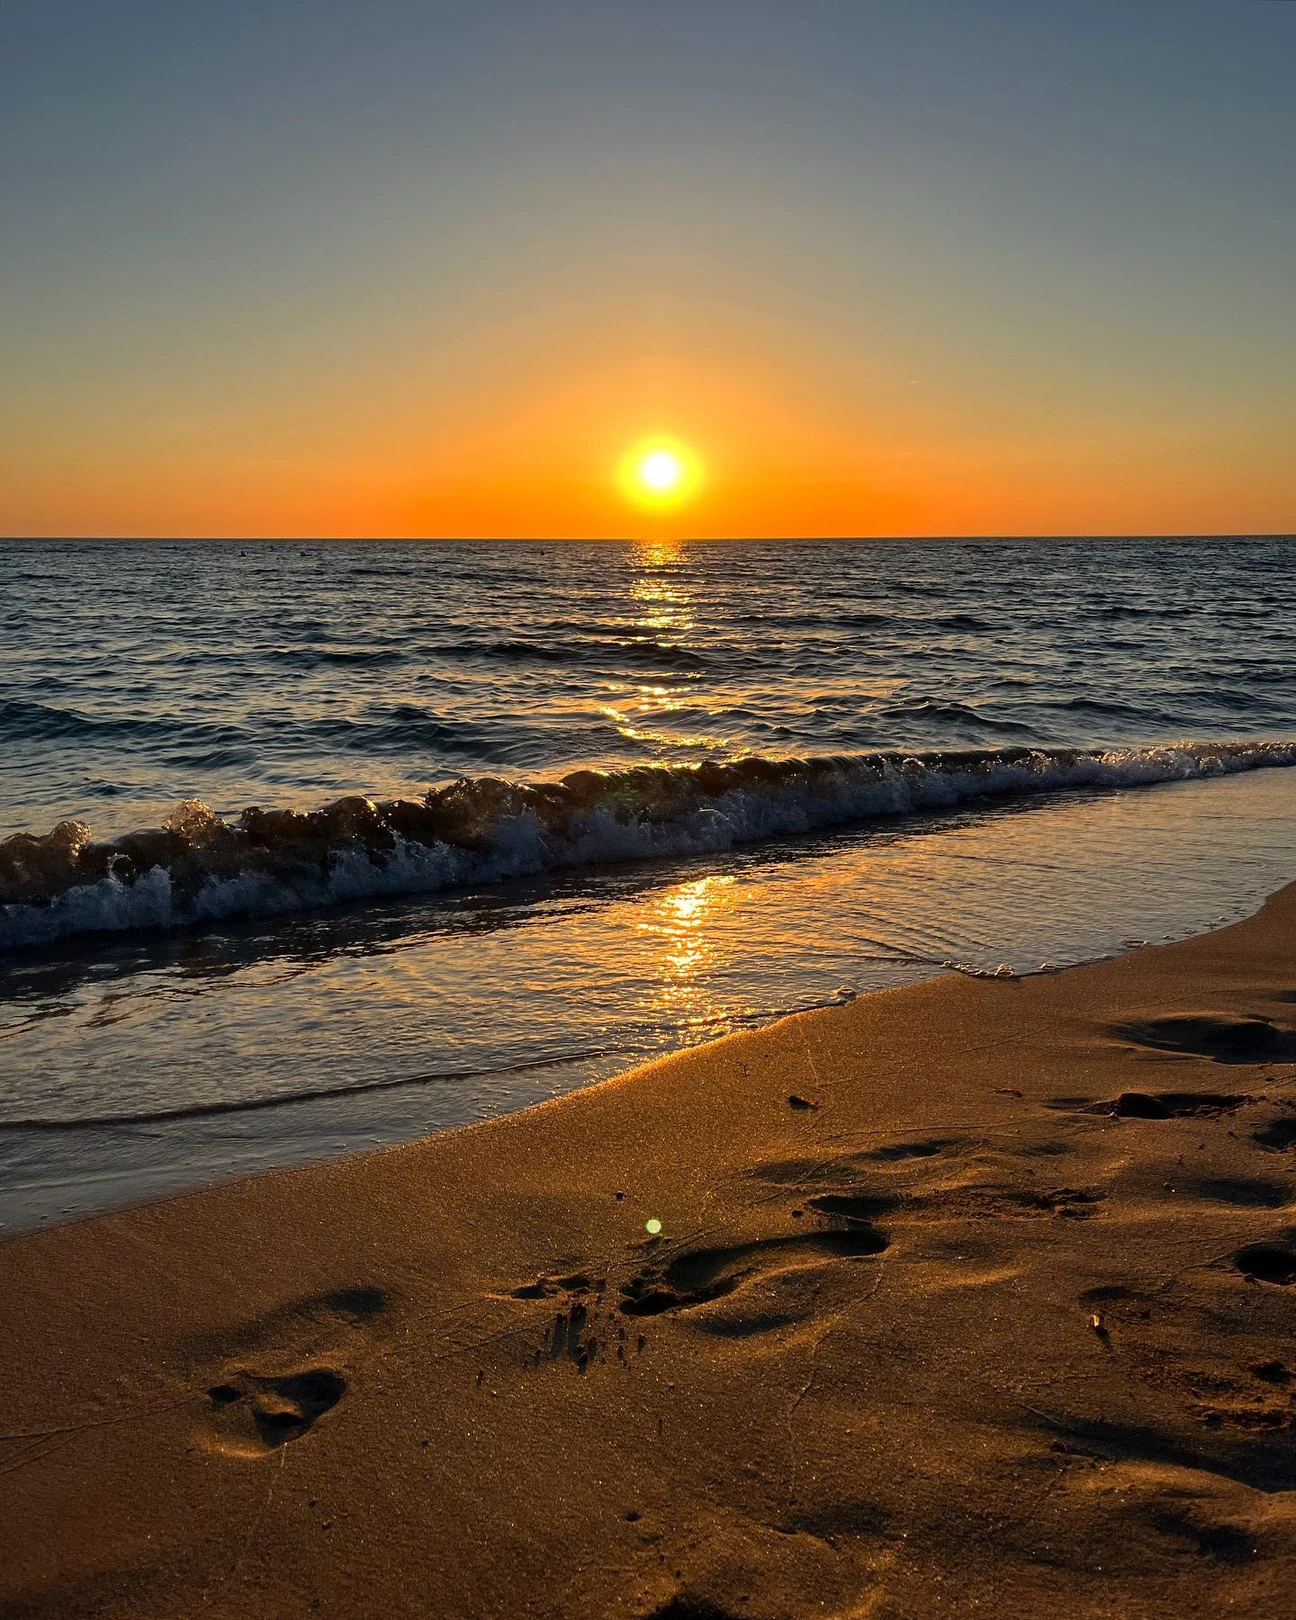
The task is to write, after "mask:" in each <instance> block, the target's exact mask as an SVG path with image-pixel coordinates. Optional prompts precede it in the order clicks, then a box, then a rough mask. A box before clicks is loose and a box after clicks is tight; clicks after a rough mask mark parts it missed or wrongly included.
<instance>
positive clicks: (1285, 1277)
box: [1233, 1234, 1296, 1288]
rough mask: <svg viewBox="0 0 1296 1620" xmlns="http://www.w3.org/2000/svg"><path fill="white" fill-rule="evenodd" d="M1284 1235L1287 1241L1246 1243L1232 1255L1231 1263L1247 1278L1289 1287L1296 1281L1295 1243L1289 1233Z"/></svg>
mask: <svg viewBox="0 0 1296 1620" xmlns="http://www.w3.org/2000/svg"><path fill="white" fill-rule="evenodd" d="M1285 1235H1286V1236H1287V1237H1288V1241H1287V1242H1271V1243H1248V1244H1247V1245H1246V1246H1245V1247H1244V1248H1241V1249H1239V1250H1238V1251H1237V1253H1236V1254H1235V1255H1234V1256H1233V1264H1234V1265H1235V1266H1236V1267H1237V1268H1238V1270H1239V1271H1240V1272H1241V1273H1242V1275H1243V1276H1244V1277H1246V1278H1248V1279H1254V1280H1255V1281H1257V1282H1265V1283H1274V1284H1276V1285H1277V1286H1279V1287H1282V1288H1290V1287H1291V1285H1292V1284H1293V1283H1296V1244H1293V1243H1292V1241H1290V1239H1291V1236H1292V1235H1291V1234H1285Z"/></svg>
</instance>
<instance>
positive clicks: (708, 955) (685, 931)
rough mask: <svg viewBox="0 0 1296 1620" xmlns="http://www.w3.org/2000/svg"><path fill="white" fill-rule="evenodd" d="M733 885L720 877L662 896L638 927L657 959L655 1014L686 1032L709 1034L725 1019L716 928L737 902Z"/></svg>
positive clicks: (726, 875) (731, 878) (731, 877)
mask: <svg viewBox="0 0 1296 1620" xmlns="http://www.w3.org/2000/svg"><path fill="white" fill-rule="evenodd" d="M735 882H736V879H735V877H734V875H733V874H731V873H716V874H715V875H714V876H711V877H704V878H697V879H695V880H694V881H693V882H690V883H681V884H677V885H676V886H675V887H673V888H670V889H666V890H663V891H662V892H661V893H659V894H657V895H656V896H654V898H653V901H652V904H651V905H650V907H649V908H648V914H647V916H646V917H645V918H644V919H643V921H641V922H640V923H639V925H638V927H639V932H640V934H642V935H646V936H648V940H649V944H650V948H651V950H652V953H653V961H654V967H655V970H656V973H657V981H656V988H655V995H654V1003H655V1009H656V1011H657V1012H659V1013H660V1014H662V1015H663V1016H666V1017H669V1018H670V1019H671V1021H672V1022H675V1023H678V1024H679V1025H681V1026H683V1027H684V1028H686V1029H700V1028H705V1027H708V1026H710V1025H711V1024H713V1023H715V1022H716V1020H717V1019H719V1018H721V1017H722V1008H721V1005H720V1002H719V1000H718V999H717V994H716V991H717V984H716V978H717V969H718V968H719V967H720V965H721V964H720V962H719V960H718V936H717V929H716V925H717V923H718V922H719V921H720V920H721V914H722V913H723V912H725V911H727V910H728V909H729V908H730V907H732V906H733V905H734V904H735V903H736V902H737V899H738V893H737V890H736V889H735Z"/></svg>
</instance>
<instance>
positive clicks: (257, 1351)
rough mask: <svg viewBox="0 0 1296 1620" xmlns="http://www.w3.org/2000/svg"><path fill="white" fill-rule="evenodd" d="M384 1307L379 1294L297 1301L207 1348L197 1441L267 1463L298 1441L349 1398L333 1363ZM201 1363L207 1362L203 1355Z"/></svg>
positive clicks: (361, 1291) (356, 1292) (346, 1293)
mask: <svg viewBox="0 0 1296 1620" xmlns="http://www.w3.org/2000/svg"><path fill="white" fill-rule="evenodd" d="M386 1307H387V1296H386V1295H385V1294H384V1292H383V1291H382V1290H381V1289H378V1288H350V1289H341V1290H338V1291H336V1292H334V1293H330V1294H319V1295H316V1296H314V1297H312V1298H309V1299H301V1300H294V1301H292V1302H290V1303H289V1304H287V1305H284V1306H281V1307H280V1308H279V1309H277V1310H274V1311H270V1312H268V1313H267V1314H266V1315H264V1316H262V1317H259V1318H256V1319H255V1320H253V1321H251V1322H246V1323H243V1324H242V1325H241V1326H240V1327H238V1328H236V1329H235V1330H234V1331H233V1332H232V1333H230V1334H228V1335H226V1336H224V1338H223V1339H222V1340H221V1341H219V1342H208V1343H206V1344H204V1345H203V1346H202V1349H203V1350H204V1351H205V1352H207V1354H208V1355H210V1354H212V1353H220V1352H223V1354H221V1363H220V1364H219V1366H218V1370H216V1371H215V1373H214V1375H213V1371H212V1365H211V1362H210V1361H208V1373H207V1381H206V1389H205V1391H204V1393H203V1396H202V1401H203V1416H202V1423H201V1428H200V1435H199V1438H200V1440H201V1442H202V1443H203V1444H205V1445H207V1446H209V1447H210V1448H211V1449H212V1450H214V1451H219V1452H221V1453H222V1454H223V1455H225V1456H229V1457H263V1456H266V1455H267V1454H268V1453H270V1452H272V1451H275V1450H277V1449H278V1448H279V1447H280V1446H283V1445H286V1444H287V1443H288V1442H289V1441H290V1440H297V1439H299V1438H300V1437H301V1436H302V1435H304V1434H306V1433H307V1432H308V1431H309V1430H310V1429H312V1428H313V1427H314V1426H315V1424H316V1423H317V1422H318V1421H319V1419H320V1418H322V1417H323V1416H324V1414H325V1413H326V1412H331V1411H332V1410H333V1408H334V1407H336V1406H337V1405H338V1403H339V1402H340V1401H341V1399H342V1397H343V1396H344V1395H345V1394H346V1392H347V1385H348V1380H347V1377H346V1374H345V1373H344V1372H342V1371H341V1370H340V1369H339V1368H338V1367H337V1366H335V1365H333V1364H332V1363H333V1362H334V1360H335V1359H336V1358H337V1355H338V1352H340V1351H342V1350H343V1349H345V1348H346V1346H347V1344H348V1342H349V1341H351V1340H353V1339H355V1338H356V1337H358V1336H361V1335H363V1334H364V1333H365V1332H366V1330H367V1329H368V1328H369V1327H370V1325H371V1324H372V1322H373V1320H374V1319H375V1318H376V1317H377V1316H379V1315H380V1314H381V1313H382V1312H383V1311H384V1310H385V1309H386ZM203 1359H204V1360H205V1359H207V1356H206V1355H205V1356H204V1357H203Z"/></svg>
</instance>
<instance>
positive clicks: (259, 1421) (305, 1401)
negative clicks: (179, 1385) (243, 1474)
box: [207, 1367, 347, 1456]
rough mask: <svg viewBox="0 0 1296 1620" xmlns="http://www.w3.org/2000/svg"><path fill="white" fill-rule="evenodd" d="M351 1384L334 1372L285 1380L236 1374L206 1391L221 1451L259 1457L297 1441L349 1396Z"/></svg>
mask: <svg viewBox="0 0 1296 1620" xmlns="http://www.w3.org/2000/svg"><path fill="white" fill-rule="evenodd" d="M346 1387H347V1381H346V1379H345V1378H344V1377H343V1376H342V1374H341V1373H340V1372H337V1371H336V1370H335V1369H334V1368H332V1367H308V1368H306V1369H305V1370H304V1371H302V1372H295V1373H287V1374H285V1375H284V1376H283V1377H282V1378H263V1377H259V1376H258V1375H257V1374H255V1373H247V1372H239V1373H235V1374H234V1375H233V1376H232V1378H231V1380H230V1382H229V1383H225V1384H214V1385H213V1386H212V1387H211V1388H210V1389H209V1390H208V1391H207V1399H208V1401H209V1402H210V1403H211V1408H212V1413H213V1419H214V1424H215V1428H216V1434H217V1440H216V1445H217V1449H218V1450H221V1451H224V1452H226V1453H228V1454H229V1455H231V1456H258V1455H260V1453H262V1452H263V1451H273V1450H274V1449H275V1448H276V1447H278V1446H282V1445H285V1444H286V1443H287V1442H288V1441H289V1440H296V1439H297V1438H298V1437H299V1436H300V1435H303V1434H305V1433H306V1431H307V1429H309V1428H311V1427H312V1425H313V1424H314V1423H315V1421H316V1419H317V1418H320V1417H322V1416H323V1415H324V1413H325V1412H328V1411H331V1410H332V1408H333V1407H335V1406H336V1405H337V1403H338V1402H339V1401H340V1400H341V1399H342V1397H343V1395H345V1394H346Z"/></svg>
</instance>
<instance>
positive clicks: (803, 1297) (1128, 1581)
mask: <svg viewBox="0 0 1296 1620" xmlns="http://www.w3.org/2000/svg"><path fill="white" fill-rule="evenodd" d="M1294 1063H1296V888H1292V889H1288V890H1286V891H1284V892H1283V893H1282V894H1281V895H1279V896H1277V897H1275V899H1273V900H1272V901H1271V902H1270V903H1269V904H1268V905H1267V906H1266V907H1265V909H1264V910H1263V911H1262V912H1261V913H1260V914H1259V915H1258V916H1256V917H1254V918H1252V919H1251V920H1249V921H1247V922H1245V923H1242V924H1240V925H1238V926H1237V927H1234V928H1230V929H1227V930H1224V931H1221V932H1219V933H1216V934H1213V935H1210V936H1207V937H1204V938H1199V939H1195V940H1191V941H1188V942H1184V943H1179V944H1173V945H1167V946H1163V947H1159V948H1156V949H1149V950H1143V951H1139V952H1136V953H1134V954H1132V955H1129V956H1126V957H1123V958H1121V959H1119V960H1115V961H1110V962H1104V963H1100V964H1097V965H1094V966H1090V967H1084V968H1078V969H1074V970H1071V971H1068V972H1065V973H1060V974H1056V975H1044V976H1038V977H1034V978H1030V979H1026V980H1017V981H1014V980H1003V981H991V982H985V981H974V980H969V979H965V978H961V977H957V976H946V977H943V978H940V979H937V980H933V981H930V982H928V983H925V984H921V985H917V986H913V987H910V988H906V989H901V990H896V991H889V992H885V993H882V994H878V995H872V996H865V997H862V998H860V999H859V1000H857V1001H855V1002H853V1003H851V1004H850V1005H848V1006H844V1007H837V1008H831V1009H827V1010H824V1011H820V1012H814V1013H808V1014H804V1015H801V1016H798V1017H794V1018H789V1019H785V1020H784V1021H782V1022H780V1023H778V1024H775V1025H773V1026H772V1027H770V1028H767V1029H764V1030H761V1031H759V1032H757V1033H754V1034H748V1035H741V1036H735V1037H733V1038H730V1039H728V1040H725V1041H721V1042H719V1043H718V1044H716V1045H713V1046H710V1047H706V1048H702V1049H700V1050H696V1051H693V1052H689V1053H685V1054H683V1055H681V1056H679V1057H676V1058H673V1059H670V1060H668V1061H665V1062H660V1063H657V1064H654V1065H652V1066H651V1067H649V1068H646V1069H643V1070H640V1071H638V1072H636V1073H633V1074H630V1075H627V1076H625V1077H623V1078H621V1079H618V1080H614V1081H610V1082H608V1083H606V1084H604V1085H601V1086H598V1087H595V1088H593V1089H591V1090H589V1091H586V1092H582V1093H576V1094H574V1095H570V1096H567V1097H563V1098H561V1099H559V1100H557V1101H555V1102H552V1103H548V1104H546V1105H544V1106H542V1107H538V1108H534V1109H531V1110H529V1111H527V1112H525V1113H521V1114H517V1115H513V1116H511V1117H508V1118H505V1119H500V1120H497V1121H494V1122H491V1123H489V1124H486V1125H481V1126H476V1127H473V1128H470V1129H465V1130H461V1131H456V1132H453V1133H450V1134H447V1135H443V1136H438V1137H433V1138H429V1139H426V1140H424V1141H421V1142H418V1143H415V1144H413V1145H411V1146H407V1147H401V1148H396V1149H392V1150H389V1151H386V1152H381V1153H377V1154H371V1155H368V1156H365V1157H360V1158H354V1159H349V1160H344V1161H339V1162H335V1163H329V1164H321V1165H318V1166H313V1167H311V1168H308V1169H305V1170H295V1171H286V1172H277V1173H273V1174H269V1175H265V1176H262V1177H259V1178H257V1179H253V1180H249V1181H243V1182H239V1183H236V1184H234V1185H231V1186H227V1187H223V1188H219V1189H216V1190H211V1191H205V1192H202V1193H198V1194H194V1195H191V1196H185V1197H181V1198H176V1199H173V1200H170V1201H167V1202H162V1203H157V1204H153V1205H149V1206H146V1207H143V1208H139V1209H134V1210H130V1211H126V1212H123V1213H119V1214H113V1215H108V1216H104V1217H100V1218H97V1219H94V1220H90V1221H86V1222H82V1223H78V1224H73V1225H69V1226H66V1227H63V1228H59V1229H56V1230H52V1231H47V1232H42V1233H38V1234H31V1235H27V1236H23V1237H19V1238H15V1239H13V1240H10V1241H9V1242H8V1243H6V1244H5V1245H4V1247H3V1248H0V1300H2V1301H3V1325H2V1327H0V1335H2V1339H3V1343H2V1347H0V1366H2V1367H3V1384H2V1385H0V1402H2V1403H3V1414H2V1420H0V1432H2V1435H3V1438H2V1440H0V1470H3V1511H2V1513H0V1543H2V1548H0V1594H2V1597H0V1613H3V1615H4V1616H6V1617H10V1616H28V1615H29V1616H41V1617H55V1616H57V1617H59V1620H65V1617H75V1616H90V1615H94V1616H113V1617H116V1616H121V1617H126V1616H130V1617H132V1620H142V1617H154V1616H156V1617H167V1620H181V1617H183V1620H189V1617H196V1616H210V1617H213V1620H217V1617H233V1616H274V1617H276V1620H289V1617H295V1616H299V1615H326V1616H352V1615H355V1616H383V1617H386V1616H405V1615H418V1616H435V1617H438V1620H440V1617H477V1616H510V1617H511V1616H537V1617H541V1616H542V1617H546V1620H549V1617H568V1616H570V1617H573V1620H575V1617H578V1616H579V1617H581V1620H589V1617H602V1616H627V1617H649V1616H652V1617H656V1620H739V1617H741V1620H785V1617H800V1616H824V1617H833V1620H848V1617H858V1616H882V1617H886V1616H915V1617H921V1616H928V1615H947V1614H948V1615H964V1614H975V1613H993V1614H995V1615H997V1616H1016V1615H1030V1616H1052V1615H1065V1616H1068V1617H1072V1616H1088V1615H1102V1616H1115V1615H1118V1616H1121V1617H1122V1620H1124V1617H1137V1616H1143V1615H1156V1616H1172V1615H1173V1616H1180V1615H1217V1614H1218V1615H1224V1614H1228V1615H1234V1616H1236V1615H1256V1616H1261V1615H1263V1616H1266V1617H1270V1620H1272V1617H1282V1616H1292V1615H1296V1429H1294V1428H1293V1418H1294V1417H1296V1067H1294V1066H1293V1065H1294ZM649 1221H660V1222H661V1233H660V1235H659V1236H658V1237H656V1238H653V1237H650V1236H649V1234H648V1232H647V1229H646V1224H645V1223H647V1222H649Z"/></svg>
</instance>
